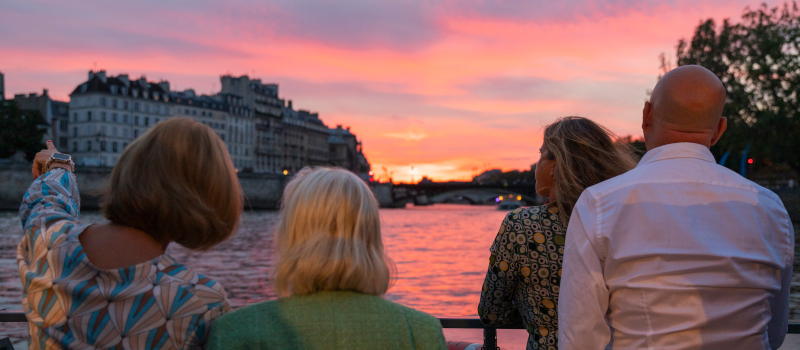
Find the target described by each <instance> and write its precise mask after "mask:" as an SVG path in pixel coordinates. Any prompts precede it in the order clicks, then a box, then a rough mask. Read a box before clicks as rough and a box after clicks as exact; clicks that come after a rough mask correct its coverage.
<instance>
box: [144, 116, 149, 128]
mask: <svg viewBox="0 0 800 350" xmlns="http://www.w3.org/2000/svg"><path fill="white" fill-rule="evenodd" d="M149 125H150V117H144V126H149Z"/></svg>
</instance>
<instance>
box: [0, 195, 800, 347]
mask: <svg viewBox="0 0 800 350" xmlns="http://www.w3.org/2000/svg"><path fill="white" fill-rule="evenodd" d="M380 215H381V229H382V234H383V239H384V242H385V245H386V251H387V254H388V255H389V257H390V258H391V260H392V261H393V262H394V264H395V266H396V275H395V280H394V283H393V285H392V286H391V287H390V288H389V291H388V293H387V294H386V298H387V299H389V300H392V301H395V302H398V303H400V304H403V305H407V306H410V307H413V308H416V309H418V310H422V311H425V312H428V313H430V314H432V315H435V316H439V317H442V316H475V315H476V313H477V304H478V299H479V298H480V290H481V284H482V283H483V277H484V275H485V273H486V267H487V265H488V261H489V259H488V258H489V246H490V245H491V243H492V241H493V240H494V237H495V235H496V233H497V229H498V228H499V226H500V223H501V222H502V220H503V217H504V216H505V212H501V211H498V210H496V209H495V208H494V207H492V206H470V205H458V204H436V205H432V206H426V207H408V208H406V209H381V211H380ZM81 221H83V222H95V223H96V222H103V221H105V220H104V219H103V217H102V216H101V215H100V213H98V212H84V213H83V214H82V215H81ZM276 221H277V213H276V212H274V211H251V212H245V213H244V214H243V215H242V222H241V225H240V228H239V232H238V233H237V234H236V235H234V236H233V237H232V238H231V239H230V240H228V241H226V242H224V243H222V244H220V245H218V246H217V247H215V248H214V249H212V250H210V251H208V252H204V253H196V252H192V251H189V250H187V249H183V248H181V247H179V246H177V245H172V246H171V247H170V248H169V250H168V253H169V254H171V255H172V256H173V257H175V258H176V259H177V260H178V261H180V262H183V263H184V264H186V265H188V266H192V267H194V268H196V269H197V270H198V271H200V272H202V273H204V274H206V275H208V276H209V277H211V278H213V279H215V280H217V281H219V282H220V283H222V285H223V286H225V289H226V290H227V292H228V297H229V299H230V301H231V306H232V307H233V308H238V307H241V306H244V305H248V304H252V303H256V302H259V301H264V300H269V299H273V298H274V297H275V293H274V292H273V290H272V289H271V287H270V278H269V274H270V268H271V266H272V227H273V226H274V225H275V223H276ZM21 235H22V228H21V227H20V221H19V218H18V217H17V214H16V213H13V212H0V309H2V308H6V309H8V310H21V308H22V307H21V305H20V300H21V298H22V297H21V291H20V287H21V284H20V280H19V273H18V270H17V264H16V247H17V244H19V241H20V237H21ZM796 265H797V264H796ZM797 270H799V269H798V268H797V267H795V271H797ZM793 287H794V288H793V290H796V289H800V273H795V283H794V286H793ZM792 299H793V303H792V304H793V305H792V317H793V318H794V319H795V320H800V308H799V307H798V306H797V305H798V302H800V293H798V291H795V293H793V296H792ZM24 327H25V325H24V324H0V338H2V337H4V336H11V337H12V338H13V339H14V340H17V341H18V340H21V338H22V337H23V335H24V332H25V330H24ZM523 332H524V331H523ZM478 336H479V335H478ZM517 338H519V336H517ZM521 340H522V348H524V335H523V337H522V338H521ZM506 348H509V347H506Z"/></svg>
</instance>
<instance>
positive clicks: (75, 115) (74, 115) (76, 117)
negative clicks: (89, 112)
mask: <svg viewBox="0 0 800 350" xmlns="http://www.w3.org/2000/svg"><path fill="white" fill-rule="evenodd" d="M72 121H73V122H76V123H77V122H78V112H75V113H72Z"/></svg>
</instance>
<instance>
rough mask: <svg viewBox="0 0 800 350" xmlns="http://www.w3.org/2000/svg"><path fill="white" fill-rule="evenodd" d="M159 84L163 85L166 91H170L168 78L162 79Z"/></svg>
mask: <svg viewBox="0 0 800 350" xmlns="http://www.w3.org/2000/svg"><path fill="white" fill-rule="evenodd" d="M158 86H160V87H161V89H163V90H164V91H165V92H169V82H168V81H166V80H162V81H160V82H158Z"/></svg>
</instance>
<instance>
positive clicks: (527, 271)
mask: <svg viewBox="0 0 800 350" xmlns="http://www.w3.org/2000/svg"><path fill="white" fill-rule="evenodd" d="M565 233H566V228H565V227H564V225H563V224H562V222H561V217H560V216H559V215H558V208H557V207H555V206H552V207H550V206H548V205H543V206H537V207H531V208H524V209H522V208H521V209H516V210H514V211H512V212H511V213H509V214H508V215H506V218H505V220H503V224H502V225H500V231H499V232H498V233H497V238H495V240H494V244H492V247H491V248H490V252H491V256H490V257H489V270H488V271H487V272H486V279H485V280H484V282H483V290H482V291H481V300H480V303H479V304H478V315H479V316H480V318H481V321H482V322H483V323H484V324H486V325H495V326H502V325H506V324H509V323H512V322H513V321H515V320H516V319H517V318H518V317H519V316H521V317H522V321H523V322H524V323H525V328H526V329H527V330H528V333H529V334H530V336H529V337H528V346H527V348H528V350H533V349H547V350H555V349H558V338H557V333H558V310H557V305H558V286H559V283H560V281H561V265H562V263H563V258H564V238H565V236H564V234H565ZM518 315H519V316H518Z"/></svg>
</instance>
